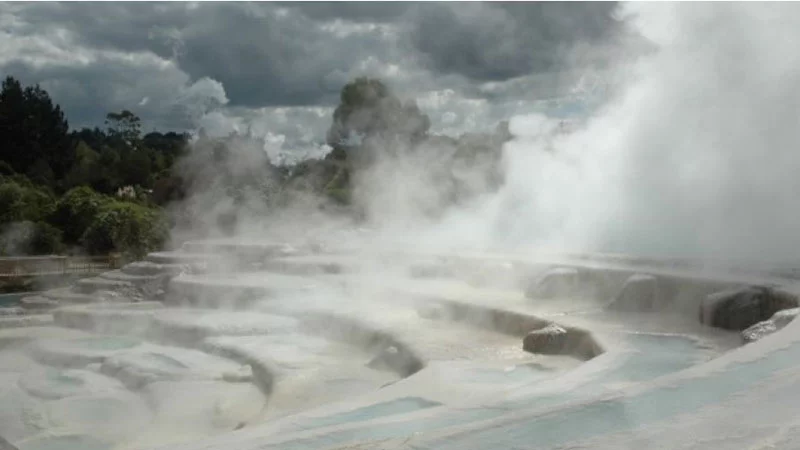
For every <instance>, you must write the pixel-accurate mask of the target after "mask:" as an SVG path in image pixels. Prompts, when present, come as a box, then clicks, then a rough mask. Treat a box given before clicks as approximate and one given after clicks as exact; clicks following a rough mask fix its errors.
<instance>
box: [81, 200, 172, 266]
mask: <svg viewBox="0 0 800 450" xmlns="http://www.w3.org/2000/svg"><path fill="white" fill-rule="evenodd" d="M168 236H169V227H168V226H167V223H166V221H165V220H164V217H162V215H161V213H160V211H159V210H156V209H152V208H147V207H145V206H142V205H137V204H135V203H130V202H121V201H113V202H110V203H108V204H106V205H104V206H103V208H102V209H101V210H100V212H99V213H98V215H97V216H96V217H95V219H94V221H93V222H92V224H91V225H90V226H89V228H87V229H86V232H85V233H84V235H83V238H82V241H83V242H84V245H85V246H86V249H87V250H88V251H89V252H90V253H93V254H105V253H108V252H111V251H117V252H120V253H122V254H124V255H126V256H128V257H130V258H142V257H144V256H145V255H146V254H147V253H148V252H151V251H153V250H156V249H158V248H160V247H161V246H162V245H163V244H164V242H166V240H167V238H168Z"/></svg>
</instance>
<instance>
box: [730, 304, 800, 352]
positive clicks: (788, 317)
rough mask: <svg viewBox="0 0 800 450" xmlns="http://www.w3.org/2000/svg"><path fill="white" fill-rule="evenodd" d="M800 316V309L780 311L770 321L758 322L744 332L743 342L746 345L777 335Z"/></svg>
mask: <svg viewBox="0 0 800 450" xmlns="http://www.w3.org/2000/svg"><path fill="white" fill-rule="evenodd" d="M798 314H800V308H791V309H784V310H782V311H778V312H776V313H775V314H773V315H772V317H771V318H770V319H769V320H764V321H762V322H758V323H757V324H755V325H752V326H750V327H748V328H747V329H746V330H744V331H742V341H743V342H744V343H745V344H749V343H751V342H755V341H757V340H759V339H761V338H763V337H764V336H767V335H770V334H772V333H775V332H776V331H778V330H780V329H781V328H783V327H785V326H786V325H788V324H789V322H791V321H792V320H794V318H795V317H797V315H798Z"/></svg>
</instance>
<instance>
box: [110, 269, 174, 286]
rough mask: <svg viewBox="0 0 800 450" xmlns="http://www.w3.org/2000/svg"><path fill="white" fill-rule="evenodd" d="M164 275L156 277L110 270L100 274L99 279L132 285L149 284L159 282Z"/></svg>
mask: <svg viewBox="0 0 800 450" xmlns="http://www.w3.org/2000/svg"><path fill="white" fill-rule="evenodd" d="M164 276H165V275H164V274H156V275H138V274H130V273H125V272H122V271H121V270H110V271H108V272H103V273H101V274H100V278H103V279H106V280H111V281H124V282H128V283H133V284H140V283H149V282H153V281H159V280H162V279H163V278H164Z"/></svg>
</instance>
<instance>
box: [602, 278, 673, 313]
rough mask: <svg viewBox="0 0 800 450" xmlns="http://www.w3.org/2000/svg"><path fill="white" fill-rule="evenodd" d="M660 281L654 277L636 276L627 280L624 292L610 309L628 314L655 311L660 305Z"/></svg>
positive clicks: (609, 306)
mask: <svg viewBox="0 0 800 450" xmlns="http://www.w3.org/2000/svg"><path fill="white" fill-rule="evenodd" d="M659 300H660V299H659V290H658V279H657V278H656V277H654V276H653V275H644V274H635V275H632V276H630V277H629V278H628V279H627V280H625V284H623V285H622V290H621V291H620V293H619V294H618V295H617V297H616V298H615V299H614V300H613V301H612V302H611V303H610V304H609V305H608V309H611V310H614V311H626V312H647V311H653V310H654V309H656V308H657V307H658V305H659Z"/></svg>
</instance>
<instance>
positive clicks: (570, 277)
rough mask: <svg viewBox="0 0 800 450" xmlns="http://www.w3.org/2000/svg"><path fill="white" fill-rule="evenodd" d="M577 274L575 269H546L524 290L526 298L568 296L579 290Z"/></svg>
mask: <svg viewBox="0 0 800 450" xmlns="http://www.w3.org/2000/svg"><path fill="white" fill-rule="evenodd" d="M579 287H580V285H579V274H578V270H577V269H573V268H557V269H551V270H548V271H547V272H546V273H545V274H544V275H543V276H542V277H541V278H539V279H538V280H536V281H535V282H534V283H533V284H532V285H531V286H530V287H529V288H528V289H527V290H526V291H525V296H526V297H528V298H546V299H549V298H556V297H569V296H572V295H575V294H577V293H578V291H579Z"/></svg>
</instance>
